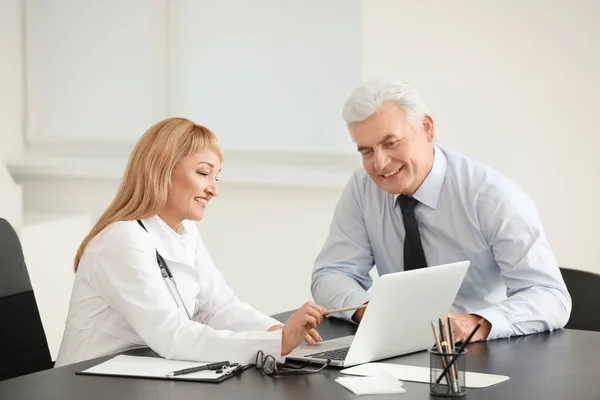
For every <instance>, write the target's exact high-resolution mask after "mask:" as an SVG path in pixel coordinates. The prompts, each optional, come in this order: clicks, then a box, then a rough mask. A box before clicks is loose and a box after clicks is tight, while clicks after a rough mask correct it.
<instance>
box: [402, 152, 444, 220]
mask: <svg viewBox="0 0 600 400" xmlns="http://www.w3.org/2000/svg"><path fill="white" fill-rule="evenodd" d="M433 148H434V153H433V166H432V167H431V171H430V172H429V174H427V177H425V180H424V181H423V183H422V184H421V186H419V188H418V189H417V191H416V192H415V193H414V194H413V195H412V197H414V198H415V199H417V200H419V202H420V203H423V204H425V205H426V206H428V207H430V208H433V209H434V210H435V208H436V207H437V203H438V200H439V198H440V192H441V191H442V185H443V184H444V178H445V177H446V171H447V170H448V160H447V159H446V155H445V154H444V152H443V151H442V150H441V149H440V148H439V147H438V146H437V145H436V144H434V145H433ZM399 196H400V195H399V194H395V195H394V204H396V202H397V201H398V197H399Z"/></svg>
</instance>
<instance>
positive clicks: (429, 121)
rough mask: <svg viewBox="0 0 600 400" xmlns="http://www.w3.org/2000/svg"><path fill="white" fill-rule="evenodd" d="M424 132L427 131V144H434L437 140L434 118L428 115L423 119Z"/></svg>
mask: <svg viewBox="0 0 600 400" xmlns="http://www.w3.org/2000/svg"><path fill="white" fill-rule="evenodd" d="M423 130H424V131H425V136H426V137H427V142H428V143H432V142H433V139H435V126H434V124H433V118H431V116H430V115H428V114H426V115H425V118H423Z"/></svg>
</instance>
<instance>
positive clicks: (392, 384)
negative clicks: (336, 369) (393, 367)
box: [335, 373, 406, 395]
mask: <svg viewBox="0 0 600 400" xmlns="http://www.w3.org/2000/svg"><path fill="white" fill-rule="evenodd" d="M335 381H336V382H337V383H339V384H340V385H342V386H343V387H345V388H346V389H348V390H350V391H351V392H352V393H354V394H356V395H361V394H384V393H406V389H404V388H403V387H402V382H400V381H399V380H397V379H396V378H394V377H393V376H391V375H389V374H385V373H384V374H379V375H373V376H360V377H358V376H355V377H339V378H337V379H336V380H335Z"/></svg>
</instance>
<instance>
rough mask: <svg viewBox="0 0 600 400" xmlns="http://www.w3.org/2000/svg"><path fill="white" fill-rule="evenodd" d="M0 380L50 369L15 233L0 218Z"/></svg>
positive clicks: (46, 346)
mask: <svg viewBox="0 0 600 400" xmlns="http://www.w3.org/2000/svg"><path fill="white" fill-rule="evenodd" d="M0 320H1V321H2V324H1V328H0V380H3V379H8V378H14V377H16V376H20V375H25V374H29V373H32V372H37V371H41V370H44V369H49V368H52V367H53V362H52V358H51V357H50V350H49V348H48V342H47V340H46V334H45V333H44V327H43V325H42V320H41V318H40V313H39V310H38V307H37V303H36V301H35V296H34V294H33V289H32V287H31V281H30V279H29V273H28V272H27V266H26V265H25V258H24V257H23V249H22V247H21V242H20V240H19V237H18V236H17V233H16V232H15V230H14V229H13V227H12V226H11V225H10V223H9V222H8V221H6V220H5V219H3V218H0Z"/></svg>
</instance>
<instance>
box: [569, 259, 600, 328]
mask: <svg viewBox="0 0 600 400" xmlns="http://www.w3.org/2000/svg"><path fill="white" fill-rule="evenodd" d="M560 272H561V274H562V276H563V279H564V280H565V284H566V285H567V289H568V290H569V293H570V294H571V299H572V301H573V308H572V311H571V317H570V318H569V322H567V325H566V326H565V328H569V329H581V330H586V331H596V332H600V312H598V307H599V306H600V275H598V274H594V273H592V272H587V271H580V270H576V269H569V268H561V269H560Z"/></svg>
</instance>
